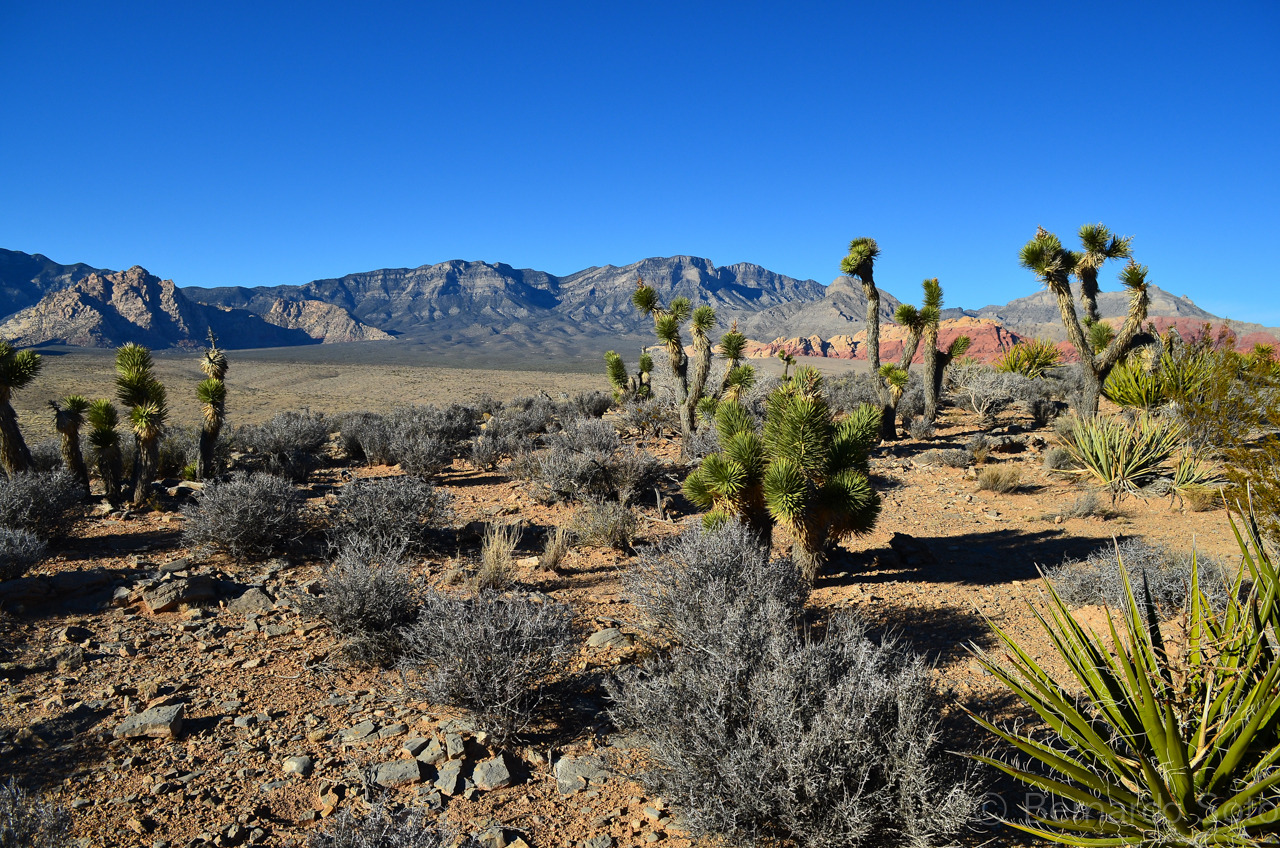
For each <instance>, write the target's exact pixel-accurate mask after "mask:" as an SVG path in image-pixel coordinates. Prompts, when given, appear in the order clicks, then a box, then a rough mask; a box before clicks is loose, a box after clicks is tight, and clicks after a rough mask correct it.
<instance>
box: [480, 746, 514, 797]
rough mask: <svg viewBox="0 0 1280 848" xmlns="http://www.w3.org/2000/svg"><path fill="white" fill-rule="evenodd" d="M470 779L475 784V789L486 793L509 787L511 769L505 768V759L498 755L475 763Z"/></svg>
mask: <svg viewBox="0 0 1280 848" xmlns="http://www.w3.org/2000/svg"><path fill="white" fill-rule="evenodd" d="M471 779H472V781H474V782H475V784H476V788H477V789H483V790H485V791H486V792H487V791H489V790H492V789H502V788H503V787H505V786H510V785H511V769H510V768H508V767H507V759H506V757H504V756H503V755H502V754H498V755H497V756H495V757H491V758H489V759H487V760H481V761H480V762H478V763H476V767H475V770H474V771H473V772H472V773H471Z"/></svg>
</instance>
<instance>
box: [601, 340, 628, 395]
mask: <svg viewBox="0 0 1280 848" xmlns="http://www.w3.org/2000/svg"><path fill="white" fill-rule="evenodd" d="M604 367H605V373H606V374H608V376H609V385H611V386H613V387H614V388H615V389H619V390H621V389H625V388H626V387H627V380H628V379H629V378H628V376H627V366H626V364H625V363H623V361H622V357H621V356H619V355H618V352H617V351H616V350H610V351H606V352H605V355H604Z"/></svg>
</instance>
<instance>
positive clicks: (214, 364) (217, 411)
mask: <svg viewBox="0 0 1280 848" xmlns="http://www.w3.org/2000/svg"><path fill="white" fill-rule="evenodd" d="M200 370H201V371H203V372H204V375H205V379H203V380H201V381H200V382H199V383H197V384H196V400H198V401H199V402H200V412H201V417H202V418H203V419H204V420H203V422H202V423H201V426H200V456H199V458H198V459H197V460H196V477H198V478H199V479H201V480H205V479H208V478H209V477H212V476H213V475H214V473H215V470H216V469H215V468H214V466H215V462H214V456H213V452H214V448H215V447H216V446H217V443H218V436H219V435H220V434H221V433H222V427H223V425H224V424H225V423H226V420H227V384H226V382H225V380H226V377H227V354H226V352H225V351H223V350H222V349H221V348H220V347H218V339H217V337H216V336H214V334H213V329H212V328H210V330H209V346H208V347H207V348H205V351H204V353H203V354H202V355H201V357H200Z"/></svg>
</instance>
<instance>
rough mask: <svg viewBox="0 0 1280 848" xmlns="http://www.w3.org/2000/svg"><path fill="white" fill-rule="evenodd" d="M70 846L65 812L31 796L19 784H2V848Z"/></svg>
mask: <svg viewBox="0 0 1280 848" xmlns="http://www.w3.org/2000/svg"><path fill="white" fill-rule="evenodd" d="M70 842H71V817H70V816H68V815H67V812H66V810H63V809H62V808H61V807H58V806H56V805H54V804H50V803H48V802H46V801H42V800H40V799H39V798H37V797H35V796H33V795H31V794H30V793H28V792H27V791H26V790H24V789H23V788H22V787H21V786H19V785H18V784H17V782H16V781H13V780H10V781H9V782H8V783H0V848H37V846H38V848H59V846H62V845H68V844H70Z"/></svg>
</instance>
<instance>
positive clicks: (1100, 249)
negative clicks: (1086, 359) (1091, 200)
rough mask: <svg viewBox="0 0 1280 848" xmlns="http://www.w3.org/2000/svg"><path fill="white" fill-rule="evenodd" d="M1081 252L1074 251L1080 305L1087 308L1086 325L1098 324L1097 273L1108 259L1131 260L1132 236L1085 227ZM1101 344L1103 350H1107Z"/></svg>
mask: <svg viewBox="0 0 1280 848" xmlns="http://www.w3.org/2000/svg"><path fill="white" fill-rule="evenodd" d="M1079 235H1080V245H1081V247H1083V248H1084V250H1082V251H1078V252H1075V253H1074V254H1073V255H1074V256H1075V270H1074V274H1075V277H1076V279H1077V280H1079V281H1080V305H1081V306H1083V307H1084V318H1083V319H1082V320H1083V323H1084V325H1085V326H1086V327H1092V326H1093V325H1094V324H1096V323H1098V271H1100V270H1101V269H1102V265H1103V263H1105V262H1106V261H1107V260H1108V259H1131V258H1132V256H1133V253H1132V250H1131V246H1132V244H1133V237H1132V236H1117V235H1114V234H1113V233H1112V232H1111V230H1109V229H1107V227H1106V226H1105V225H1103V224H1085V225H1084V226H1083V227H1081V228H1080V233H1079ZM1105 346H1106V345H1105V344H1104V345H1102V346H1101V347H1105Z"/></svg>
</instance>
